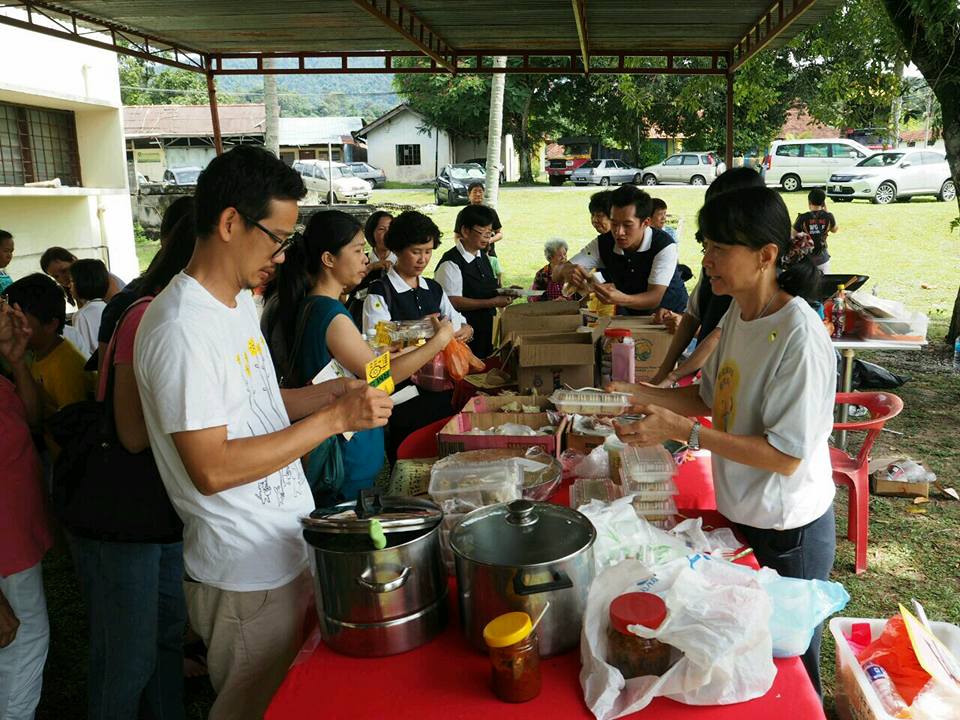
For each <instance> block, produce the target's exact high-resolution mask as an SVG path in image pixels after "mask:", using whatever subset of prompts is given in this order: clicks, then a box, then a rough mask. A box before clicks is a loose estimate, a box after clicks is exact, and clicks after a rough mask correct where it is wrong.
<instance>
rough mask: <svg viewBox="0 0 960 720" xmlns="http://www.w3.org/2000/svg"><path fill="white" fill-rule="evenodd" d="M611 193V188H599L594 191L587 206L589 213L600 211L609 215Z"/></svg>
mask: <svg viewBox="0 0 960 720" xmlns="http://www.w3.org/2000/svg"><path fill="white" fill-rule="evenodd" d="M611 195H613V190H601V191H600V192H595V193H594V194H593V195H591V196H590V204H589V205H588V206H587V207H588V208H589V210H590V214H591V215H593V214H594V213H598V212H602V213H603V214H604V215H606V216H607V217H610V196H611Z"/></svg>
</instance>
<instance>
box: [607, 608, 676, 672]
mask: <svg viewBox="0 0 960 720" xmlns="http://www.w3.org/2000/svg"><path fill="white" fill-rule="evenodd" d="M666 616H667V606H666V604H665V603H664V602H663V600H662V599H661V598H660V597H659V596H657V595H654V594H652V593H641V592H637V593H625V594H624V595H620V596H618V597H616V598H614V600H613V602H611V603H610V623H609V627H608V628H607V662H608V663H610V664H611V665H613V666H614V667H615V668H617V670H619V671H620V673H621V674H622V675H623V677H624V679H625V680H629V679H630V678H635V677H642V676H644V675H663V673H665V672H666V671H667V670H668V669H669V668H670V650H671V646H670V645H667V644H665V643H662V642H660V641H659V640H657V639H655V638H641V637H637V636H636V635H634V634H633V633H631V632H630V631H629V630H628V629H627V627H628V626H629V625H643V626H644V627H647V628H650V629H651V630H655V629H657V628H658V627H660V625H661V624H662V623H663V621H664V619H665V618H666Z"/></svg>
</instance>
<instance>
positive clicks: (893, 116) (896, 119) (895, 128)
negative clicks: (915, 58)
mask: <svg viewBox="0 0 960 720" xmlns="http://www.w3.org/2000/svg"><path fill="white" fill-rule="evenodd" d="M893 72H894V74H895V75H896V76H897V94H896V96H895V97H894V98H893V102H891V103H890V127H889V130H890V139H891V141H892V142H893V144H892V145H891V146H890V147H892V148H894V149H896V148H898V147H900V120H901V118H902V117H903V60H897V63H896V65H895V66H894V70H893Z"/></svg>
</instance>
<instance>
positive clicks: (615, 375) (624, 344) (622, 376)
mask: <svg viewBox="0 0 960 720" xmlns="http://www.w3.org/2000/svg"><path fill="white" fill-rule="evenodd" d="M626 333H627V334H626V336H624V338H623V339H622V340H621V341H620V342H618V343H614V345H613V347H612V348H611V350H610V354H611V371H610V379H611V380H613V381H614V382H628V383H632V382H634V378H635V376H636V368H637V356H636V354H635V349H634V343H633V337H632V334H631V332H630V331H629V330H627V331H626Z"/></svg>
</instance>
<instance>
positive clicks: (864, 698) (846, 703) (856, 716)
mask: <svg viewBox="0 0 960 720" xmlns="http://www.w3.org/2000/svg"><path fill="white" fill-rule="evenodd" d="M855 623H867V624H868V625H869V626H870V635H871V637H872V638H873V639H874V640H875V639H877V638H878V637H880V634H881V633H882V632H883V628H884V627H886V625H887V621H886V620H876V619H865V618H847V617H835V618H833V619H831V620H830V632H831V633H832V634H833V639H834V641H835V642H836V650H837V665H836V668H837V670H836V673H837V674H836V685H835V688H834V700H835V702H836V707H837V716H838V717H839V718H840V720H896V718H895V717H894V716H893V715H890V714H889V713H887V712H886V711H885V710H884V709H883V704H882V703H881V702H880V698H879V697H877V693H876V692H875V691H874V689H873V687H872V686H871V685H870V681H869V680H868V679H867V676H866V674H865V673H864V672H863V669H862V668H861V667H860V663H859V662H857V658H856V656H855V655H854V654H853V650H852V649H851V648H850V644H849V643H848V642H847V638H846V636H847V635H849V634H850V628H851V627H852V626H853V625H854V624H855ZM930 627H931V629H932V630H933V634H934V635H936V636H937V638H938V639H939V640H940V641H941V642H942V643H943V644H944V645H946V646H947V648H949V649H950V651H951V652H952V653H953V654H954V655H955V656H958V657H960V627H957V626H956V625H951V624H950V623H945V622H934V621H931V622H930Z"/></svg>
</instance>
